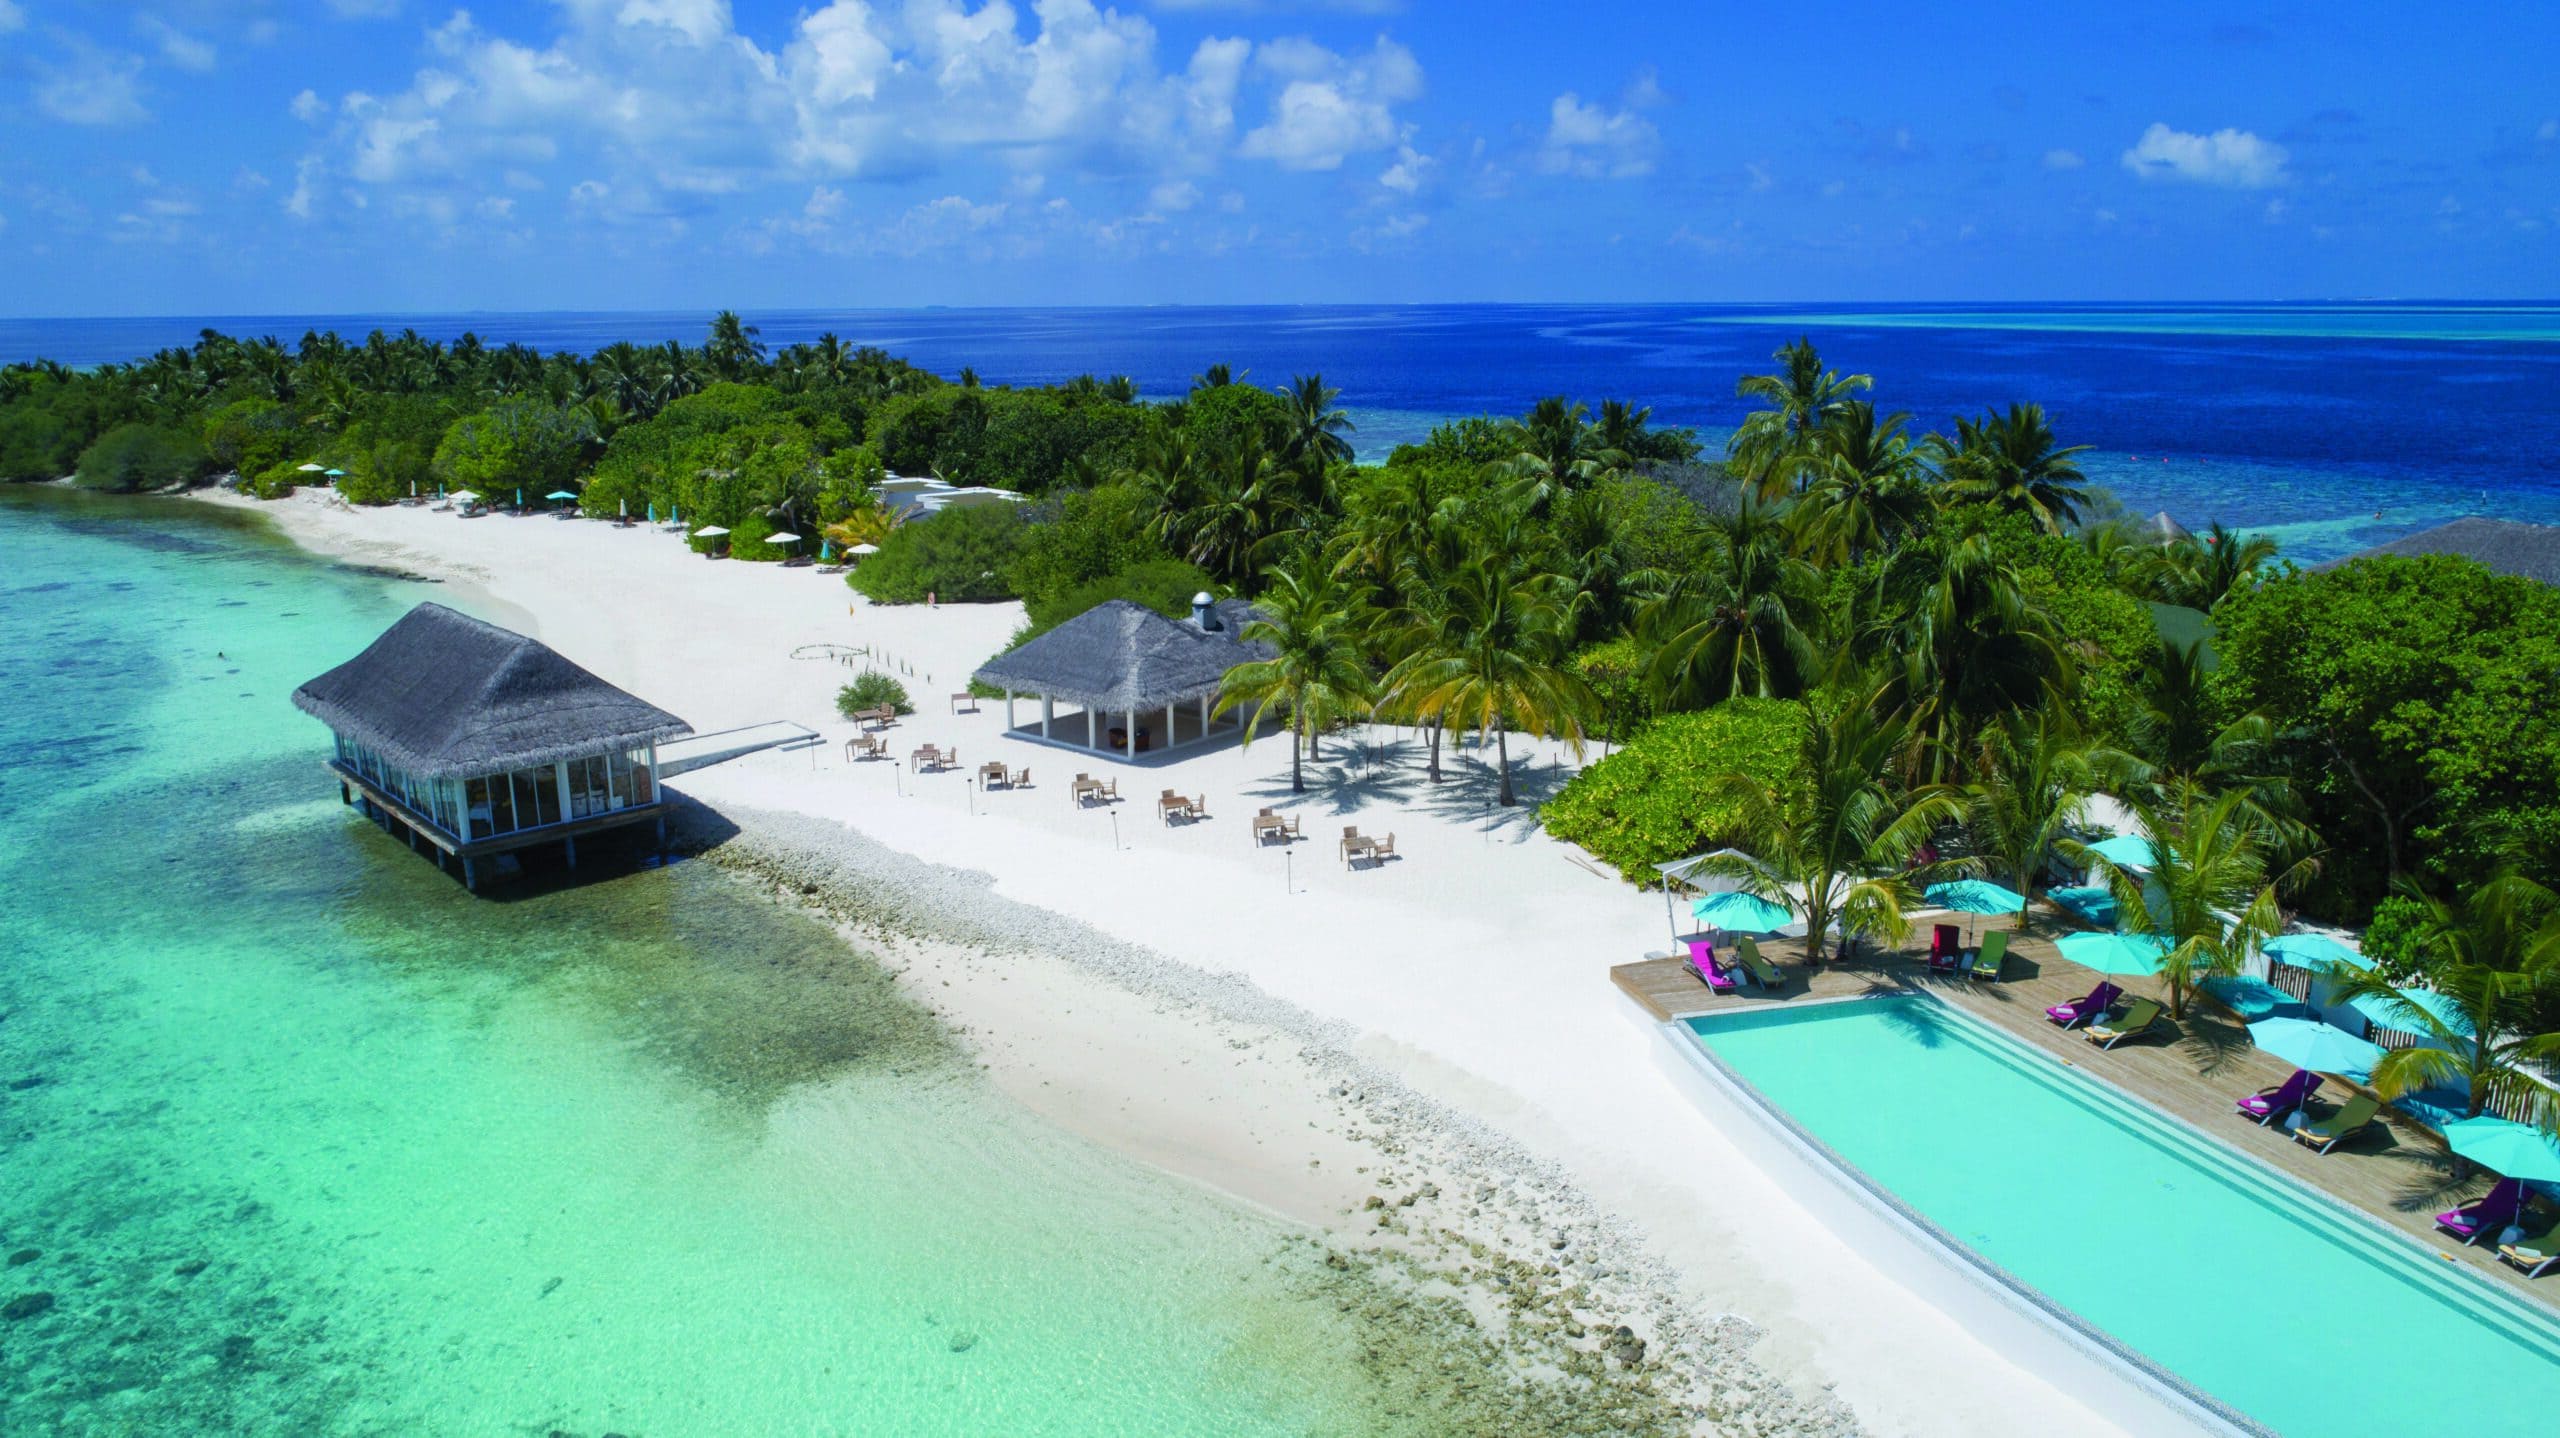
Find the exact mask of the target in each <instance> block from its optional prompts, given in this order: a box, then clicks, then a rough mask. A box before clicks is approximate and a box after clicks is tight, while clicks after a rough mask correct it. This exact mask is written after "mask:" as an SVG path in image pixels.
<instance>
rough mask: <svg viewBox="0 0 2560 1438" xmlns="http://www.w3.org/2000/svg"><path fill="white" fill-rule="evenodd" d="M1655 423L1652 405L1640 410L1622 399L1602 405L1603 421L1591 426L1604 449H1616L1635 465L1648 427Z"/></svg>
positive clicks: (1601, 402) (1605, 402) (1607, 400)
mask: <svg viewBox="0 0 2560 1438" xmlns="http://www.w3.org/2000/svg"><path fill="white" fill-rule="evenodd" d="M1652 419H1653V407H1652V406H1651V405H1645V406H1641V407H1639V406H1637V405H1634V404H1631V403H1629V402H1628V401H1626V400H1622V399H1604V400H1602V401H1600V418H1599V421H1598V422H1597V423H1596V424H1594V425H1593V426H1592V428H1593V429H1594V430H1595V431H1597V433H1598V437H1599V440H1600V447H1601V448H1602V449H1614V450H1616V451H1617V452H1618V453H1620V454H1623V455H1625V456H1627V457H1628V459H1629V460H1630V461H1632V460H1633V459H1634V458H1635V457H1636V456H1637V455H1639V454H1641V453H1643V452H1644V448H1645V439H1646V435H1645V425H1646V424H1647V423H1649V422H1651V420H1652Z"/></svg>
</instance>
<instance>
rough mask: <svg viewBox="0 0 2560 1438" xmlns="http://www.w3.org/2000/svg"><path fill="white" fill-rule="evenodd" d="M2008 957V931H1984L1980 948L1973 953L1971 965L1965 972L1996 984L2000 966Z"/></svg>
mask: <svg viewBox="0 0 2560 1438" xmlns="http://www.w3.org/2000/svg"><path fill="white" fill-rule="evenodd" d="M2008 957H2009V931H2008V930H2007V929H1987V930H1984V931H1983V935H1982V947H1981V948H1980V949H1978V950H1976V951H1975V952H1974V955H1973V963H1972V964H1971V965H1970V966H1969V967H1967V968H1966V970H1965V972H1967V973H1969V974H1971V975H1973V976H1974V977H1975V978H1977V979H1989V980H1991V981H1992V982H1994V983H1998V982H1999V980H2000V965H2001V963H2002V962H2003V961H2005V960H2006V959H2007V958H2008Z"/></svg>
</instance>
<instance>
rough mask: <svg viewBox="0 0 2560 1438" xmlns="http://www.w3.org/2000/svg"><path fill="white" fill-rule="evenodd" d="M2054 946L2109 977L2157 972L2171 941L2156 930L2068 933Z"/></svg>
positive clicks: (2067, 956) (2076, 960)
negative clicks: (2127, 932)
mask: <svg viewBox="0 0 2560 1438" xmlns="http://www.w3.org/2000/svg"><path fill="white" fill-rule="evenodd" d="M2053 946H2054V948H2055V949H2057V950H2059V951H2060V952H2061V954H2062V956H2063V957H2064V958H2066V959H2069V960H2070V961H2071V962H2073V963H2075V964H2078V965H2079V966H2080V967H2082V968H2084V969H2090V970H2093V971H2095V972H2097V973H2100V974H2104V975H2106V976H2107V977H2109V978H2120V977H2141V976H2145V975H2150V974H2156V973H2158V972H2160V960H2161V959H2163V958H2165V957H2167V956H2168V953H2169V941H2168V940H2167V939H2164V938H2161V937H2160V936H2159V935H2157V934H2065V935H2063V936H2062V937H2061V938H2058V939H2056V940H2054V941H2053Z"/></svg>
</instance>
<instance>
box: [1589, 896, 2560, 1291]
mask: <svg viewBox="0 0 2560 1438" xmlns="http://www.w3.org/2000/svg"><path fill="white" fill-rule="evenodd" d="M1927 931H1928V930H1927V926H1926V925H1925V924H1923V925H1920V926H1919V928H1918V932H1919V933H1920V934H1922V935H1925V934H1926V933H1927ZM1761 952H1762V953H1764V954H1766V955H1767V956H1768V957H1769V958H1770V960H1771V961H1772V962H1774V963H1776V964H1777V965H1778V966H1779V968H1780V970H1781V972H1782V973H1783V974H1784V975H1785V977H1786V983H1785V984H1784V986H1782V987H1781V988H1779V989H1778V990H1776V991H1775V992H1773V993H1766V994H1764V993H1760V992H1758V991H1756V990H1752V989H1749V988H1748V987H1747V986H1746V987H1745V988H1744V989H1743V990H1742V991H1741V992H1739V993H1736V994H1723V995H1719V994H1714V993H1710V992H1709V991H1708V989H1707V987H1706V985H1704V984H1702V983H1700V982H1699V981H1698V978H1697V976H1696V975H1694V974H1692V973H1690V972H1689V970H1688V964H1687V960H1686V959H1685V958H1681V959H1647V960H1644V961H1642V962H1639V963H1632V964H1620V965H1618V966H1617V967H1615V968H1613V969H1611V970H1610V971H1609V978H1610V981H1611V982H1613V983H1615V984H1616V985H1617V986H1618V988H1619V989H1620V991H1622V992H1623V993H1625V994H1626V995H1627V997H1628V998H1630V999H1632V1000H1634V1001H1635V1003H1636V1004H1637V1005H1638V1006H1639V1007H1640V1008H1642V1009H1643V1010H1644V1011H1645V1012H1646V1013H1648V1014H1650V1015H1652V1016H1653V1017H1654V1018H1655V1019H1657V1020H1661V1021H1665V1022H1667V1021H1669V1020H1671V1019H1675V1018H1680V1017H1683V1016H1686V1015H1690V1014H1707V1013H1717V1012H1724V1011H1730V1010H1736V1009H1747V1008H1757V1007H1762V1006H1765V1005H1769V1004H1784V1003H1801V1002H1803V1001H1804V1000H1806V999H1808V998H1812V999H1838V998H1851V997H1856V996H1858V995H1862V994H1873V993H1898V992H1904V991H1907V990H1911V989H1925V990H1927V991H1929V992H1931V993H1934V994H1937V995H1939V996H1940V997H1943V998H1946V999H1949V1000H1951V1001H1953V1002H1954V1003H1955V1004H1956V1005H1957V1006H1958V1007H1960V1008H1962V1009H1964V1010H1965V1011H1966V1012H1968V1013H1971V1014H1974V1015H1976V1016H1977V1017H1980V1018H1982V1019H1985V1020H1988V1021H1989V1022H1991V1023H1993V1024H1996V1025H1998V1026H1999V1027H2000V1028H2001V1029H2003V1030H2005V1031H2007V1032H2008V1033H2009V1034H2010V1035H2011V1036H2012V1037H2015V1038H2018V1039H2021V1040H2024V1041H2025V1042H2026V1043H2027V1044H2028V1045H2030V1046H2031V1047H2034V1048H2036V1049H2040V1050H2042V1051H2044V1052H2045V1053H2047V1054H2050V1055H2052V1056H2053V1057H2054V1058H2056V1059H2058V1060H2060V1061H2061V1062H2063V1063H2066V1064H2071V1065H2073V1066H2075V1067H2077V1068H2079V1069H2080V1070H2081V1071H2082V1072H2084V1073H2087V1074H2089V1075H2091V1076H2092V1077H2095V1078H2097V1079H2100V1080H2102V1081H2104V1082H2107V1083H2111V1084H2114V1085H2115V1086H2117V1087H2118V1088H2121V1089H2124V1090H2125V1091H2127V1092H2128V1093H2131V1094H2133V1095H2135V1096H2136V1097H2139V1098H2141V1099H2143V1100H2144V1101H2146V1102H2148V1103H2150V1104H2151V1105H2152V1106H2154V1107H2155V1108H2159V1109H2161V1110H2163V1111H2165V1112H2167V1113H2169V1114H2172V1115H2174V1116H2176V1117H2177V1118H2179V1119H2182V1120H2184V1121H2185V1122H2187V1123H2188V1124H2191V1125H2193V1126H2194V1127H2196V1128H2199V1129H2202V1130H2203V1131H2205V1132H2206V1133H2209V1134H2211V1135H2213V1136H2215V1137H2217V1138H2219V1139H2221V1140H2222V1141H2223V1142H2225V1143H2228V1144H2230V1145H2231V1146H2232V1147H2234V1148H2237V1149H2240V1150H2241V1151H2243V1152H2245V1153H2247V1154H2250V1155H2251V1156H2253V1157H2256V1158H2258V1159H2260V1160H2262V1161H2263V1162H2265V1163H2267V1164H2270V1165H2272V1166H2273V1167H2275V1168H2278V1169H2281V1170H2283V1171H2284V1172H2286V1173H2288V1174H2291V1175H2292V1176H2293V1177H2294V1178H2296V1179H2298V1180H2300V1181H2302V1182H2303V1183H2306V1184H2309V1185H2310V1186H2312V1187H2314V1188H2317V1189H2319V1190H2321V1191H2322V1192H2324V1193H2327V1194H2328V1195H2330V1196H2331V1197H2333V1198H2336V1199H2338V1200H2339V1201H2341V1202H2343V1203H2346V1204H2348V1205H2350V1206H2352V1207H2355V1208H2359V1209H2362V1210H2364V1211H2365V1212H2366V1213H2369V1214H2372V1215H2373V1216H2374V1217H2376V1218H2378V1219H2381V1220H2382V1221H2383V1222H2385V1223H2388V1224H2390V1225H2391V1226H2392V1227H2394V1228H2397V1229H2400V1230H2401V1231H2403V1232H2405V1233H2408V1234H2410V1235H2411V1236H2413V1237H2415V1238H2417V1239H2418V1240H2419V1241H2420V1242H2423V1243H2424V1244H2426V1245H2427V1247H2429V1248H2431V1249H2433V1250H2435V1251H2436V1252H2438V1253H2440V1254H2442V1255H2444V1256H2445V1257H2447V1258H2448V1259H2450V1260H2451V1261H2454V1262H2458V1263H2463V1264H2467V1265H2469V1266H2471V1267H2472V1268H2475V1269H2478V1270H2480V1271H2482V1272H2484V1273H2488V1274H2491V1275H2493V1276H2494V1277H2495V1278H2496V1280H2497V1281H2499V1282H2501V1283H2504V1284H2507V1285H2508V1286H2509V1287H2511V1288H2512V1289H2514V1290H2515V1291H2517V1292H2520V1293H2527V1294H2531V1295H2533V1296H2534V1297H2537V1298H2539V1299H2541V1300H2542V1301H2543V1302H2545V1303H2549V1304H2552V1305H2553V1306H2555V1307H2560V1274H2554V1275H2546V1276H2545V1277H2544V1278H2543V1279H2541V1280H2540V1281H2539V1282H2535V1281H2532V1280H2528V1279H2526V1278H2525V1277H2524V1275H2523V1274H2521V1273H2519V1272H2517V1271H2516V1270H2515V1269H2513V1268H2510V1267H2508V1266H2507V1265H2506V1264H2503V1263H2500V1262H2498V1261H2497V1257H2496V1254H2495V1253H2494V1252H2493V1251H2492V1250H2491V1249H2490V1248H2488V1247H2487V1246H2485V1245H2482V1246H2473V1247H2470V1248H2464V1247H2462V1246H2461V1245H2460V1244H2458V1243H2457V1242H2455V1241H2454V1240H2453V1239H2451V1238H2448V1237H2446V1236H2444V1235H2442V1234H2439V1233H2438V1232H2437V1231H2436V1228H2435V1223H2434V1221H2433V1220H2434V1216H2435V1215H2436V1214H2438V1213H2441V1212H2443V1211H2444V1210H2445V1209H2448V1208H2451V1207H2452V1206H2453V1205H2454V1204H2456V1203H2458V1202H2460V1201H2461V1200H2463V1199H2466V1198H2472V1197H2476V1196H2478V1195H2479V1194H2481V1193H2483V1192H2485V1191H2486V1190H2487V1189H2488V1186H2489V1182H2490V1180H2489V1179H2487V1178H2485V1177H2481V1176H2479V1175H2478V1174H2477V1173H2475V1174H2474V1176H2473V1177H2472V1178H2471V1179H2470V1180H2469V1181H2467V1182H2464V1183H2461V1184H2455V1183H2454V1182H2453V1178H2452V1170H2451V1167H2450V1165H2449V1163H2448V1160H2447V1155H2446V1153H2445V1149H2444V1146H2443V1142H2442V1140H2440V1139H2439V1138H2437V1137H2436V1135H2435V1134H2434V1133H2433V1132H2432V1131H2430V1130H2429V1129H2427V1128H2426V1127H2425V1126H2423V1125H2421V1124H2419V1123H2417V1122H2416V1121H2415V1120H2413V1119H2410V1118H2407V1117H2405V1116H2403V1115H2401V1114H2400V1113H2399V1111H2398V1110H2396V1109H2389V1108H2386V1109H2384V1110H2383V1118H2382V1119H2381V1120H2380V1121H2377V1122H2376V1123H2375V1124H2373V1125H2372V1126H2371V1127H2369V1128H2367V1129H2366V1130H2365V1132H2364V1133H2363V1135H2362V1136H2360V1137H2358V1138H2355V1139H2353V1140H2350V1141H2349V1142H2347V1143H2344V1144H2341V1145H2339V1146H2338V1147H2337V1148H2334V1149H2332V1150H2330V1151H2329V1152H2328V1153H2326V1154H2319V1153H2314V1152H2313V1151H2312V1150H2311V1149H2310V1148H2309V1147H2307V1146H2306V1145H2303V1144H2299V1143H2296V1142H2294V1141H2293V1140H2292V1139H2291V1138H2290V1137H2288V1136H2287V1135H2285V1134H2284V1133H2282V1132H2281V1131H2280V1130H2278V1129H2276V1128H2273V1127H2269V1128H2259V1127H2258V1126H2257V1125H2256V1124H2254V1123H2252V1122H2251V1121H2249V1120H2248V1119H2245V1118H2242V1117H2240V1116H2239V1115H2238V1114H2236V1113H2234V1112H2233V1109H2232V1104H2233V1102H2234V1101H2235V1100H2237V1099H2238V1098H2240V1097H2241V1096H2242V1095H2244V1094H2250V1093H2255V1092H2256V1091H2258V1090H2259V1089H2262V1088H2266V1087H2269V1086H2271V1085H2274V1084H2278V1083H2282V1082H2283V1081H2284V1080H2285V1078H2286V1077H2287V1076H2288V1075H2290V1074H2291V1073H2292V1072H2293V1066H2292V1065H2291V1064H2288V1063H2284V1062H2281V1061H2279V1060H2276V1059H2272V1058H2269V1057H2268V1056H2267V1055H2265V1054H2263V1053H2260V1052H2259V1051H2258V1050H2257V1048H2256V1047H2255V1046H2254V1045H2252V1044H2251V1043H2250V1042H2249V1034H2248V1031H2247V1029H2246V1028H2244V1027H2243V1026H2242V1025H2241V1023H2240V1022H2239V1021H2238V1020H2237V1019H2235V1018H2233V1017H2232V1016H2231V1015H2230V1014H2229V1013H2227V1012H2225V1011H2223V1010H2222V1009H2221V1008H2220V1007H2219V1006H2217V1005H2215V1004H2214V1003H2213V1001H2212V1000H2210V999H2203V998H2198V999H2196V1000H2194V1001H2192V1002H2191V1003H2190V1004H2189V1005H2188V1009H2187V1016H2186V1017H2185V1018H2184V1019H2178V1020H2172V1019H2169V1018H2167V1017H2165V1016H2164V1017H2163V1018H2162V1019H2161V1021H2160V1024H2159V1026H2158V1027H2157V1028H2156V1029H2154V1030H2153V1032H2152V1034H2151V1035H2150V1036H2149V1037H2147V1038H2144V1039H2140V1040H2135V1039H2130V1038H2129V1039H2126V1040H2125V1041H2124V1042H2122V1043H2120V1044H2117V1045H2116V1046H2115V1047H2114V1048H2112V1049H2101V1048H2099V1047H2098V1046H2097V1045H2095V1044H2093V1043H2090V1042H2089V1041H2087V1040H2086V1039H2084V1038H2082V1037H2081V1035H2080V1033H2079V1032H2078V1031H2077V1030H2073V1031H2071V1032H2065V1031H2063V1030H2062V1029H2061V1028H2059V1027H2057V1026H2056V1025H2054V1024H2053V1023H2052V1022H2050V1021H2048V1020H2047V1019H2046V1018H2045V1016H2044V1011H2045V1010H2046V1009H2047V1008H2049V1007H2051V1006H2053V1005H2055V1004H2063V1003H2069V1002H2070V1001H2072V1000H2073V999H2077V998H2079V997H2081V996H2082V995H2083V994H2086V993H2087V992H2089V990H2090V989H2091V988H2092V987H2094V986H2095V985H2096V984H2097V982H2098V980H2097V976H2096V975H2094V974H2092V973H2091V972H2090V971H2089V970H2087V969H2084V968H2081V967H2080V966H2078V965H2077V964H2074V963H2072V962H2071V961H2070V960H2068V959H2065V958H2063V957H2061V955H2060V954H2058V953H2057V952H2055V950H2054V947H2053V943H2052V940H2051V938H2050V936H2049V934H2047V933H2046V932H2043V931H2042V930H2041V926H2039V928H2038V929H2035V930H2030V931H2029V932H2027V933H2025V934H2021V935H2018V936H2016V937H2015V938H2013V939H2012V940H2011V942H2010V945H2009V957H2008V963H2007V966H2006V968H2005V970H2004V972H2003V977H2002V978H2001V981H2000V982H1998V983H1991V982H1987V981H1984V980H1976V979H1965V978H1960V977H1955V976H1951V975H1945V974H1938V973H1933V972H1931V971H1930V969H1929V967H1928V966H1927V965H1926V964H1925V963H1923V962H1921V961H1920V960H1918V959H1917V958H1915V957H1911V956H1908V955H1905V954H1892V955H1884V956H1876V955H1874V954H1872V953H1869V954H1866V955H1863V956H1861V957H1860V958H1858V959H1854V960H1851V961H1849V962H1846V963H1843V962H1840V961H1838V960H1831V961H1827V962H1825V963H1824V964H1823V966H1822V968H1821V969H1820V971H1818V972H1811V973H1809V972H1808V970H1807V968H1806V965H1805V964H1804V961H1803V960H1804V942H1803V940H1801V939H1780V940H1777V941H1774V942H1769V943H1763V944H1762V945H1761ZM2118 982H2119V983H2122V984H2123V985H2124V986H2125V987H2126V988H2128V989H2131V990H2132V991H2133V992H2135V993H2137V994H2140V993H2144V992H2156V991H2154V990H2146V989H2145V988H2144V987H2143V985H2144V981H2143V980H2140V979H2133V980H2119V981H2118ZM2342 1082H2343V1081H2342V1080H2340V1079H2337V1078H2331V1079H2330V1080H2329V1081H2328V1082H2327V1084H2325V1085H2324V1086H2323V1087H2322V1088H2321V1090H2320V1094H2319V1097H2318V1098H2317V1099H2315V1100H2314V1101H2313V1110H2314V1112H2324V1111H2326V1110H2327V1109H2328V1108H2331V1107H2334V1106H2335V1105H2336V1104H2337V1103H2338V1102H2339V1101H2340V1099H2341V1097H2342V1092H2343V1091H2342V1089H2341V1087H2340V1085H2341V1083H2342Z"/></svg>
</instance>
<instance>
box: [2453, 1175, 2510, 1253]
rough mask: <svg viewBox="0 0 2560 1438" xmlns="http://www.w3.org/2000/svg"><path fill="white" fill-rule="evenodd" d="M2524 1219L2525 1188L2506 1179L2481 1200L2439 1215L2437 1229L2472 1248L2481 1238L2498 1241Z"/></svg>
mask: <svg viewBox="0 0 2560 1438" xmlns="http://www.w3.org/2000/svg"><path fill="white" fill-rule="evenodd" d="M2523 1216H2524V1185H2523V1184H2521V1183H2518V1182H2516V1181H2515V1180H2514V1179H2512V1178H2502V1179H2499V1180H2498V1182H2497V1183H2496V1185H2495V1186H2493V1187H2491V1188H2490V1190H2489V1191H2488V1192H2487V1193H2485V1194H2483V1195H2481V1196H2480V1197H2478V1198H2475V1199H2473V1200H2471V1201H2470V1202H2469V1203H2465V1204H2458V1205H2456V1206H2454V1207H2452V1208H2449V1209H2446V1210H2445V1211H2444V1212H2442V1213H2439V1214H2437V1215H2436V1227H2438V1228H2441V1229H2443V1230H2444V1231H2445V1232H2447V1233H2450V1234H2452V1235H2453V1236H2454V1237H2456V1238H2459V1239H2461V1240H2462V1246H2463V1247H2465V1248H2469V1247H2470V1246H2471V1245H2473V1244H2475V1243H2478V1242H2479V1241H2480V1240H2481V1239H2484V1238H2495V1237H2496V1236H2497V1235H2499V1234H2500V1233H2503V1232H2505V1231H2506V1227H2507V1225H2508V1224H2511V1223H2513V1222H2515V1221H2516V1220H2517V1219H2519V1218H2521V1217H2523Z"/></svg>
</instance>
